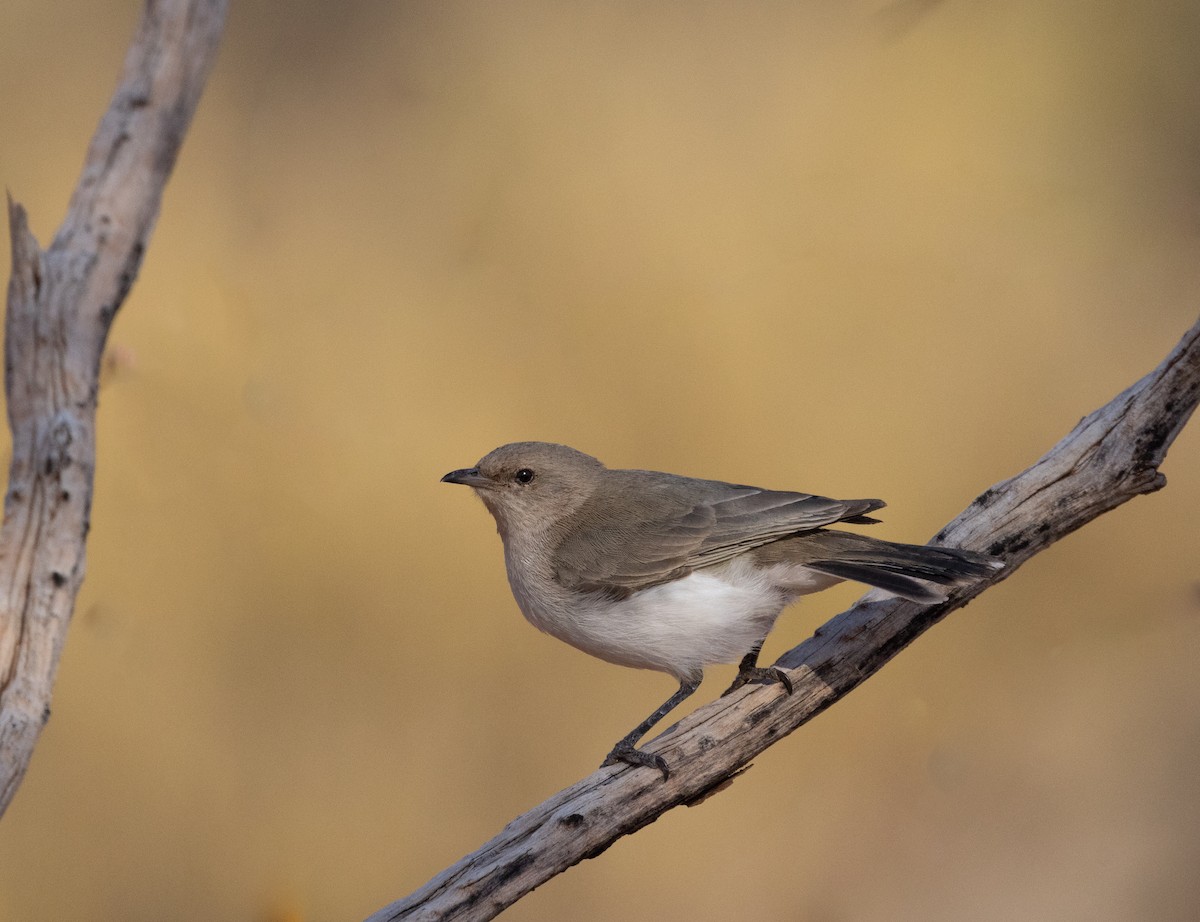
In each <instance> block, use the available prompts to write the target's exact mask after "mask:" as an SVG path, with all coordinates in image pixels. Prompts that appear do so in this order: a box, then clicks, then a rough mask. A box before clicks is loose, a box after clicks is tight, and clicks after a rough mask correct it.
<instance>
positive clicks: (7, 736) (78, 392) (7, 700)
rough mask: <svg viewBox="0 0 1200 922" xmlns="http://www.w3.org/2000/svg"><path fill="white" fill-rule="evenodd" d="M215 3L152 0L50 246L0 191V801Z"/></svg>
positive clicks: (26, 735)
mask: <svg viewBox="0 0 1200 922" xmlns="http://www.w3.org/2000/svg"><path fill="white" fill-rule="evenodd" d="M225 8H226V0H148V2H147V3H146V5H145V7H144V9H143V13H142V18H141V21H140V22H139V24H138V29H137V34H136V36H135V38H134V41H133V44H132V46H131V47H130V50H129V53H128V55H127V56H126V59H125V66H124V70H123V72H122V74H121V78H120V82H119V84H118V86H117V91H116V94H115V95H114V96H113V99H112V102H111V103H110V104H109V107H108V110H107V111H106V112H105V114H104V116H103V118H102V119H101V121H100V125H99V127H98V128H97V129H96V134H95V136H94V137H93V138H92V142H91V145H90V146H89V148H88V151H87V155H86V157H85V160H84V165H83V172H82V174H81V175H80V178H79V182H78V185H77V186H76V188H75V192H74V195H73V196H72V197H71V201H70V204H69V206H68V208H67V216H66V219H65V220H64V221H63V224H62V226H61V227H60V228H59V230H58V233H57V234H56V235H55V237H54V241H53V242H52V243H51V244H50V246H49V247H48V248H47V249H45V250H43V249H41V248H40V247H39V246H38V243H37V241H36V240H35V239H34V238H33V235H32V234H31V233H30V231H29V225H28V222H27V220H26V216H25V210H24V209H23V208H22V207H21V206H20V205H18V204H17V203H16V202H14V201H13V200H12V198H11V196H10V197H9V200H8V219H9V231H10V233H11V236H12V276H11V279H10V281H9V285H8V313H7V318H6V324H5V347H4V358H5V380H4V383H5V387H6V389H7V393H8V420H9V425H10V427H11V429H12V446H13V455H12V463H11V466H10V468H9V478H8V492H7V494H6V495H5V498H4V523H3V526H2V527H0V814H3V812H4V811H5V809H6V808H7V807H8V804H9V802H10V801H11V800H12V798H13V795H14V794H15V793H16V791H17V787H18V786H19V785H20V783H21V779H22V778H23V777H24V775H25V770H26V768H27V767H28V765H29V760H30V758H31V757H32V755H33V749H34V746H35V745H36V743H37V740H38V736H39V735H40V733H41V730H42V726H43V725H44V724H45V722H46V720H47V719H48V717H49V714H50V694H51V690H52V687H53V684H54V674H55V671H56V669H57V667H58V659H59V654H60V653H61V651H62V646H63V641H64V639H65V638H66V632H67V626H68V624H69V623H70V620H71V613H72V610H73V609H74V606H75V596H76V593H77V592H78V591H79V586H80V584H81V583H82V581H83V573H84V557H85V545H86V539H87V531H88V517H89V513H90V510H91V505H92V475H93V471H94V470H95V449H96V439H95V430H96V392H97V386H98V377H99V369H100V359H101V356H102V354H103V351H104V343H105V340H106V339H107V337H108V331H109V328H110V327H111V326H112V322H113V318H114V317H115V316H116V313H117V311H118V309H119V308H120V307H121V304H122V302H123V301H124V300H125V296H126V295H127V294H128V293H129V289H130V286H131V285H132V284H133V280H134V278H135V277H136V276H137V272H138V267H139V266H140V265H141V261H142V255H143V254H144V253H145V250H146V246H147V243H148V241H149V238H150V232H151V230H152V229H153V227H154V221H155V218H156V217H157V216H158V210H159V205H160V203H161V201H162V192H163V187H164V186H165V185H166V182H167V177H168V176H169V175H170V173H171V169H172V167H173V166H174V165H175V158H176V155H177V154H178V153H179V148H180V145H181V144H182V143H183V137H184V135H185V133H186V132H187V127H188V124H189V122H190V121H191V118H192V114H193V113H194V112H195V109H196V104H197V103H198V102H199V99H200V93H201V90H202V89H203V87H204V83H205V79H206V77H207V75H208V72H209V69H210V67H211V66H212V62H213V60H214V58H215V57H216V51H217V44H218V42H219V40H220V35H221V27H222V23H223V22H224V18H225Z"/></svg>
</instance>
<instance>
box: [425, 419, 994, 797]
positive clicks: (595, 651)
mask: <svg viewBox="0 0 1200 922" xmlns="http://www.w3.org/2000/svg"><path fill="white" fill-rule="evenodd" d="M442 480H443V481H444V482H446V483H460V484H465V485H466V486H469V487H471V488H472V489H474V491H475V493H476V494H477V495H478V496H479V498H480V499H482V500H483V503H484V505H485V506H486V507H487V509H488V511H489V512H491V514H492V516H493V517H494V518H495V520H496V528H497V530H498V531H499V532H500V538H501V540H502V541H503V542H504V562H505V566H506V568H507V570H508V581H509V585H510V586H511V587H512V592H513V595H514V596H515V597H516V600H517V604H518V605H519V606H520V608H521V611H522V613H524V615H525V617H526V618H527V619H528V620H529V621H530V622H531V623H532V624H533V625H534V626H535V627H537V628H539V629H541V630H543V631H545V632H546V633H548V634H551V635H553V636H554V637H557V638H558V639H559V640H563V641H566V642H567V643H569V644H571V646H573V647H577V648H578V649H580V650H582V651H584V652H585V653H590V654H592V655H593V656H598V657H599V658H600V659H603V660H607V661H608V662H610V663H616V664H618V665H621V666H633V667H636V668H640V669H656V670H659V671H660V672H666V673H669V674H670V675H672V676H674V677H675V679H677V680H678V682H679V690H678V691H677V692H675V694H673V695H672V696H671V697H670V698H668V699H667V700H666V701H665V702H663V704H662V706H661V707H659V708H658V709H657V710H655V711H654V713H652V714H651V715H650V716H649V717H647V718H646V719H645V720H643V721H642V722H641V723H640V724H638V725H637V726H636V727H634V729H633V730H632V731H631V732H630V733H629V734H628V735H626V736H625V737H623V738H622V739H621V740H620V741H619V742H618V743H617V744H616V745H615V746H614V747H613V749H612V752H610V753H609V754H608V757H607V758H606V759H605V760H604V762H603V764H604V765H612V764H615V763H618V762H625V763H628V764H631V765H645V766H651V767H654V768H657V769H658V770H659V771H661V772H662V774H663V778H664V779H665V778H667V777H669V775H670V770H669V768H668V766H667V763H666V761H665V760H664V759H663V758H662V757H661V756H659V755H655V754H652V753H647V752H644V751H642V750H640V749H638V748H637V747H636V744H637V742H638V740H640V739H641V738H642V737H643V736H645V735H646V733H647V732H649V730H650V728H651V727H653V726H654V725H655V724H657V723H658V722H659V721H660V720H662V719H663V717H665V716H666V715H667V714H668V713H670V712H671V711H672V710H673V709H674V708H675V707H676V706H677V705H678V704H679V703H680V702H681V701H683V700H684V699H685V698H687V697H688V696H689V695H691V694H692V693H693V692H695V691H696V689H697V688H698V687H699V686H700V681H701V679H702V678H703V676H704V667H705V666H708V665H710V664H714V663H734V662H737V663H739V664H740V665H739V667H738V674H737V677H736V678H735V679H734V682H733V684H732V685H731V686H730V687H729V689H728V690H727V691H726V692H725V694H729V692H731V691H733V690H734V689H736V688H739V687H741V686H742V685H744V684H745V683H746V682H749V681H753V680H768V681H774V682H778V683H779V684H781V685H782V686H783V687H784V689H785V690H786V691H787V692H788V694H791V692H792V683H791V680H790V679H789V678H788V675H787V673H786V672H784V671H783V670H782V669H779V668H776V667H774V666H770V667H765V668H764V667H761V666H759V665H758V655H759V652H760V650H761V649H762V645H763V642H764V640H765V639H766V637H767V634H768V633H769V632H770V630H771V628H773V627H774V626H775V620H776V619H777V618H778V617H779V614H780V612H782V611H783V609H784V608H785V607H786V606H787V605H789V604H790V603H791V602H793V601H795V600H796V599H797V598H799V597H800V596H802V595H805V594H807V593H810V592H817V591H819V590H821V589H826V588H828V587H829V586H832V585H834V584H835V583H840V582H842V581H843V580H855V581H857V582H860V583H866V584H867V585H869V586H874V587H876V588H878V589H882V590H884V591H886V592H888V593H890V594H893V595H897V596H901V597H902V598H906V599H911V600H913V601H915V602H922V603H926V604H933V603H937V602H942V601H945V599H946V591H945V588H944V587H955V586H962V585H967V584H970V583H973V582H975V581H977V580H979V579H981V578H984V577H986V576H988V575H990V574H991V573H992V572H993V571H994V570H996V569H998V568H999V567H1001V566H1003V564H1002V563H1001V562H1000V561H999V560H996V559H994V558H991V557H986V556H984V555H982V554H976V553H974V552H972V551H967V550H960V549H955V548H943V547H928V546H920V545H911V544H893V543H892V542H889V541H881V540H879V539H876V538H868V537H865V536H863V535H859V534H855V533H853V532H848V531H835V530H832V529H830V528H828V527H827V526H829V525H834V524H839V523H840V524H847V525H871V524H875V523H877V522H878V521H879V520H878V519H874V518H871V517H870V516H869V515H867V513H869V512H873V511H874V510H876V509H879V508H881V507H882V506H883V505H884V503H883V501H882V500H878V499H846V500H839V499H829V498H827V497H824V496H813V495H811V494H808V493H788V492H779V491H775V490H762V489H759V488H757V487H749V486H741V485H738V484H732V483H723V482H721V481H718V480H696V479H693V478H691V477H681V476H678V475H676V474H663V473H659V472H657V471H638V470H609V469H608V468H606V467H605V466H604V465H603V464H601V463H600V462H599V461H597V460H596V459H595V458H593V457H591V456H590V455H585V454H584V453H583V452H580V451H576V450H575V449H573V448H568V447H567V446H565V445H555V444H552V443H549V442H514V443H512V444H510V445H503V446H501V447H500V448H497V449H496V450H495V451H492V452H490V453H489V454H487V455H485V456H484V457H483V458H481V459H480V461H479V463H478V464H476V465H475V466H474V467H470V468H464V469H462V470H457V471H451V472H450V473H449V474H446V476H444V477H443V478H442Z"/></svg>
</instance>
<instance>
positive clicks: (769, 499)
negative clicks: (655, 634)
mask: <svg viewBox="0 0 1200 922" xmlns="http://www.w3.org/2000/svg"><path fill="white" fill-rule="evenodd" d="M635 495H636V496H637V497H638V502H637V503H636V504H632V503H630V502H629V497H630V496H635ZM883 505H884V503H883V501H882V500H878V499H859V500H837V499H829V498H828V497H825V496H812V495H810V494H808V493H786V492H779V491H774V490H760V489H758V488H757V487H747V486H739V485H737V484H728V483H721V482H720V481H712V480H692V479H690V478H686V477H674V476H671V475H666V474H658V473H650V472H645V471H610V472H608V474H607V476H606V478H605V480H604V482H603V484H602V485H601V487H600V488H599V489H597V491H596V492H595V493H594V494H593V495H592V496H591V497H590V498H589V499H588V500H587V502H585V503H584V505H583V506H582V507H581V508H580V509H578V510H577V511H576V512H575V513H574V514H573V515H572V516H571V517H570V518H569V519H568V520H567V521H565V522H564V523H563V528H562V534H563V538H562V540H561V541H560V543H559V544H558V546H557V548H556V549H555V552H554V560H555V572H554V575H555V578H556V579H557V580H558V582H559V583H561V584H562V585H563V586H566V587H567V588H569V589H576V590H580V591H599V592H605V593H607V594H609V595H612V596H614V597H622V596H626V595H628V594H629V593H631V592H636V591H637V590H639V589H644V588H646V587H648V586H653V585H656V584H658V583H665V582H668V581H670V580H672V579H677V578H678V577H680V576H683V575H685V574H687V573H689V572H691V571H692V570H695V569H699V568H701V567H708V566H712V565H713V564H717V563H721V562H723V561H726V560H729V559H730V558H732V557H735V556H737V555H738V554H741V553H743V552H745V551H747V550H750V549H751V548H755V547H760V546H762V545H764V544H769V543H770V542H772V541H777V540H779V539H780V538H784V537H787V536H788V535H794V534H797V533H799V532H804V531H811V530H812V529H814V528H820V527H822V526H824V525H831V524H833V523H834V522H854V523H859V524H866V523H870V522H874V521H875V519H872V518H870V517H868V516H867V515H866V513H868V512H871V511H872V510H874V509H878V508H880V507H881V506H883ZM581 522H586V523H587V524H586V526H585V527H580V523H581Z"/></svg>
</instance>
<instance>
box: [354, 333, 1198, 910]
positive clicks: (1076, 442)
mask: <svg viewBox="0 0 1200 922" xmlns="http://www.w3.org/2000/svg"><path fill="white" fill-rule="evenodd" d="M1198 400H1200V321H1198V322H1197V324H1196V325H1195V326H1193V327H1192V329H1191V330H1189V331H1188V333H1187V334H1186V335H1185V336H1184V338H1183V340H1182V341H1181V342H1180V343H1179V345H1178V346H1176V347H1175V349H1174V350H1173V351H1172V352H1171V354H1170V355H1169V356H1167V358H1166V359H1165V360H1164V361H1163V362H1162V364H1161V365H1159V366H1158V368H1156V369H1155V370H1154V371H1152V372H1151V373H1150V374H1148V375H1147V376H1146V377H1144V378H1142V380H1140V381H1138V382H1137V383H1136V384H1134V385H1133V386H1132V387H1130V388H1129V389H1128V390H1126V391H1125V392H1124V393H1122V394H1120V395H1119V396H1118V397H1116V398H1115V399H1114V400H1112V401H1111V402H1110V403H1108V404H1107V405H1106V406H1104V407H1102V408H1101V409H1099V410H1097V411H1096V412H1094V413H1092V414H1091V415H1090V416H1088V417H1086V418H1085V419H1083V420H1082V421H1081V422H1080V423H1079V425H1078V426H1076V427H1075V429H1074V430H1073V431H1072V432H1071V433H1070V434H1069V435H1068V436H1067V437H1066V438H1064V439H1063V440H1062V441H1061V442H1059V443H1058V444H1057V445H1056V446H1054V448H1052V449H1051V450H1050V451H1049V453H1047V454H1046V455H1045V457H1043V458H1042V459H1041V460H1040V461H1038V462H1037V463H1036V464H1034V465H1033V466H1032V467H1030V468H1029V469H1028V470H1026V471H1024V472H1022V473H1021V474H1018V475H1017V476H1016V477H1013V478H1012V479H1011V480H1006V481H1004V482H1003V483H998V484H996V485H995V486H994V487H992V488H991V489H989V490H986V491H984V493H983V494H982V495H981V496H980V497H979V498H978V499H976V500H975V502H973V503H972V504H971V505H970V507H968V508H967V509H966V510H965V511H964V512H963V513H962V514H961V515H960V516H959V517H958V518H956V519H955V520H954V521H953V522H951V523H950V524H949V525H947V526H946V527H945V528H944V529H942V531H941V532H940V533H939V534H938V536H937V538H935V541H936V542H944V543H946V544H950V545H954V546H958V547H967V548H973V549H975V550H980V551H987V552H988V553H991V554H995V555H997V556H1000V557H1002V558H1003V559H1004V560H1005V561H1006V563H1007V567H1006V568H1005V569H1004V570H1002V571H1000V572H999V573H998V574H997V575H996V576H995V577H994V578H992V579H990V580H988V581H985V582H983V583H980V584H978V585H975V586H971V587H968V588H966V589H963V590H959V591H957V592H955V593H954V594H953V595H952V596H951V598H950V599H949V600H948V601H946V602H944V603H942V604H940V605H936V606H932V607H926V606H922V605H919V604H916V603H914V602H907V601H904V600H897V599H886V600H880V599H879V598H878V596H877V595H876V594H870V595H868V596H867V597H865V598H864V599H863V600H862V601H860V602H859V603H858V604H857V605H855V606H854V607H853V608H851V609H849V610H848V611H846V612H843V613H842V614H840V615H838V616H837V617H835V618H833V619H832V620H831V621H829V622H828V623H827V624H825V625H824V626H823V627H821V628H820V629H819V630H818V631H817V632H816V634H815V635H814V636H813V637H812V638H811V639H809V640H807V641H805V642H804V643H802V644H801V645H800V646H798V647H796V648H795V649H793V650H790V651H789V652H788V653H786V654H784V656H782V657H781V658H780V660H779V665H780V666H783V667H785V668H787V669H789V670H791V678H792V683H793V684H794V686H795V693H794V694H793V695H791V696H788V695H787V694H785V693H784V692H783V690H782V689H781V688H780V687H779V686H778V685H770V686H758V687H747V688H745V689H743V690H742V691H741V692H738V693H735V694H733V695H731V696H729V697H728V698H721V699H718V700H717V701H714V702H713V703H712V704H710V705H708V706H706V707H704V708H701V709H699V710H697V711H696V712H694V713H693V714H691V715H690V716H689V717H687V718H686V719H684V720H683V721H681V722H680V723H679V724H678V726H677V727H675V728H673V729H672V730H669V731H668V732H667V733H666V734H665V735H664V736H662V737H660V738H659V739H657V740H655V741H654V742H652V743H650V744H649V746H648V747H647V748H649V749H650V750H651V751H654V752H659V753H662V754H663V755H664V756H665V757H666V759H667V761H668V762H669V763H670V765H671V777H670V780H668V781H663V778H662V775H660V774H659V773H658V772H657V771H654V770H651V769H646V768H630V767H628V766H618V767H612V768H603V769H600V770H599V771H596V772H593V773H592V774H591V775H589V776H588V777H587V778H585V779H583V780H582V781H580V782H578V783H577V784H575V785H574V786H572V787H570V788H567V789H566V790H565V791H561V792H560V793H558V794H556V795H555V796H553V797H551V798H550V799H549V800H547V801H545V802H544V803H543V804H541V805H540V806H537V807H535V808H534V809H532V810H530V811H529V812H528V813H526V814H525V815H524V816H520V817H518V818H517V819H515V820H513V821H512V822H511V823H509V824H508V825H507V826H506V827H505V828H504V830H503V831H501V833H500V834H499V835H498V836H496V837H495V838H494V839H492V841H490V842H488V843H487V844H486V845H484V846H483V847H482V848H480V849H479V850H478V851H476V852H474V853H472V854H470V855H468V856H466V857H465V858H463V859H462V860H461V861H459V862H458V863H457V864H455V865H453V866H452V867H450V868H447V869H446V870H445V871H443V872H442V873H441V874H438V875H437V876H436V877H435V878H433V880H431V881H430V882H429V883H427V884H426V885H425V886H423V887H421V889H419V890H417V891H416V892H415V893H413V894H411V895H410V896H408V897H406V898H405V899H402V900H400V901H398V902H396V903H393V904H391V905H390V906H387V907H386V908H384V909H382V910H380V911H379V912H377V913H376V914H375V915H373V916H371V917H370V920H369V922H388V920H400V919H405V920H418V919H420V920H427V922H432V920H444V919H455V920H468V919H469V920H478V919H490V918H492V917H494V916H495V915H497V914H498V913H499V912H501V911H502V910H503V909H505V908H506V907H507V906H509V905H511V904H512V903H514V902H516V901H517V900H518V899H520V898H521V897H522V896H524V895H525V894H526V893H528V892H530V891H531V890H533V889H534V888H535V887H537V886H539V885H540V884H542V883H544V882H545V881H547V880H549V879H550V878H551V877H553V876H554V875H556V874H560V873H562V872H563V871H565V870H566V869H567V868H569V867H571V866H572V865H574V864H577V863H578V862H580V861H582V860H583V859H585V858H594V857H595V856H596V855H598V854H600V853H601V852H603V851H604V850H605V849H606V848H608V846H610V845H612V843H613V842H615V841H616V840H617V839H619V838H620V837H621V836H624V835H628V834H629V833H631V832H635V831H637V830H638V829H640V828H642V827H643V826H645V825H647V824H648V823H652V822H654V820H656V819H658V817H659V816H661V815H662V814H663V813H664V812H666V811H667V810H670V809H671V808H672V807H678V806H680V805H681V804H695V803H697V802H698V801H700V800H703V799H704V798H705V797H707V796H709V795H710V794H712V793H715V792H716V791H718V790H720V789H721V788H722V787H724V786H725V785H727V784H728V783H729V781H730V780H731V779H732V778H733V777H734V776H735V775H737V774H738V773H739V772H741V771H743V770H744V769H745V768H746V766H747V765H748V763H749V762H750V760H751V759H753V758H754V757H755V756H756V755H758V754H759V753H760V752H762V751H763V750H764V749H766V748H767V747H768V746H770V745H772V744H773V743H775V742H777V741H778V740H780V739H782V738H783V737H784V736H786V735H787V734H789V733H791V732H792V731H793V730H795V729H796V728H797V727H799V726H801V725H802V724H804V723H805V722H807V721H808V720H810V719H811V718H812V717H814V716H815V715H817V714H819V713H820V712H821V711H823V710H824V709H825V708H827V707H829V706H830V705H831V704H833V703H835V702H836V701H837V700H838V699H839V698H841V697H842V696H843V695H845V694H846V693H847V692H849V691H850V690H852V689H853V688H855V687H857V686H858V685H859V684H860V683H862V682H863V681H864V680H865V679H866V678H867V677H868V676H870V675H872V674H873V673H874V672H876V671H877V670H878V669H880V668H881V667H882V666H883V664H884V663H886V662H887V661H888V660H889V659H891V658H892V657H893V656H895V655H896V654H897V653H898V652H900V650H902V649H903V648H904V647H905V646H907V645H908V644H909V643H911V642H912V641H913V640H914V639H915V638H916V637H917V636H918V635H920V634H921V633H922V632H923V631H925V630H926V629H928V628H929V627H931V626H932V625H934V624H936V623H937V622H938V621H940V620H941V619H942V618H944V617H945V616H946V615H948V614H949V613H950V612H952V611H954V610H955V609H957V608H961V607H962V606H964V605H965V604H967V602H969V601H970V600H971V599H972V598H974V597H975V596H977V595H979V593H981V592H983V591H984V590H985V589H987V588H988V586H990V585H992V584H994V583H996V582H998V581H999V580H1001V579H1004V578H1006V577H1008V576H1011V575H1012V574H1013V572H1015V571H1016V569H1017V568H1018V567H1019V566H1020V565H1021V564H1022V563H1024V562H1025V561H1026V560H1028V559H1029V558H1030V557H1032V556H1033V555H1034V554H1036V553H1038V552H1039V551H1041V550H1043V549H1045V548H1047V547H1049V546H1050V545H1051V544H1053V543H1054V542H1055V541H1057V540H1059V539H1060V538H1062V537H1064V536H1065V535H1068V534H1070V533H1071V532H1073V531H1075V529H1077V528H1080V527H1081V526H1083V525H1086V524H1087V523H1088V522H1090V521H1091V520H1092V519H1094V518H1096V517H1097V516H1099V515H1101V514H1103V513H1105V512H1107V511H1108V510H1110V509H1113V508H1114V507H1116V506H1119V505H1121V504H1122V503H1124V502H1126V501H1127V500H1130V499H1133V497H1135V496H1138V495H1139V494H1142V493H1152V492H1154V491H1155V490H1159V489H1161V488H1162V487H1163V486H1164V485H1165V484H1166V479H1165V478H1164V477H1163V475H1162V474H1161V473H1159V471H1158V466H1159V465H1160V464H1161V463H1162V461H1163V458H1164V457H1165V456H1166V453H1167V449H1168V448H1169V447H1170V445H1171V443H1172V442H1173V441H1174V439H1175V436H1176V435H1178V434H1179V431H1180V430H1181V429H1182V428H1183V426H1184V424H1185V423H1186V422H1187V420H1188V417H1189V416H1191V414H1192V411H1193V410H1194V409H1195V407H1196V403H1197V401H1198Z"/></svg>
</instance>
